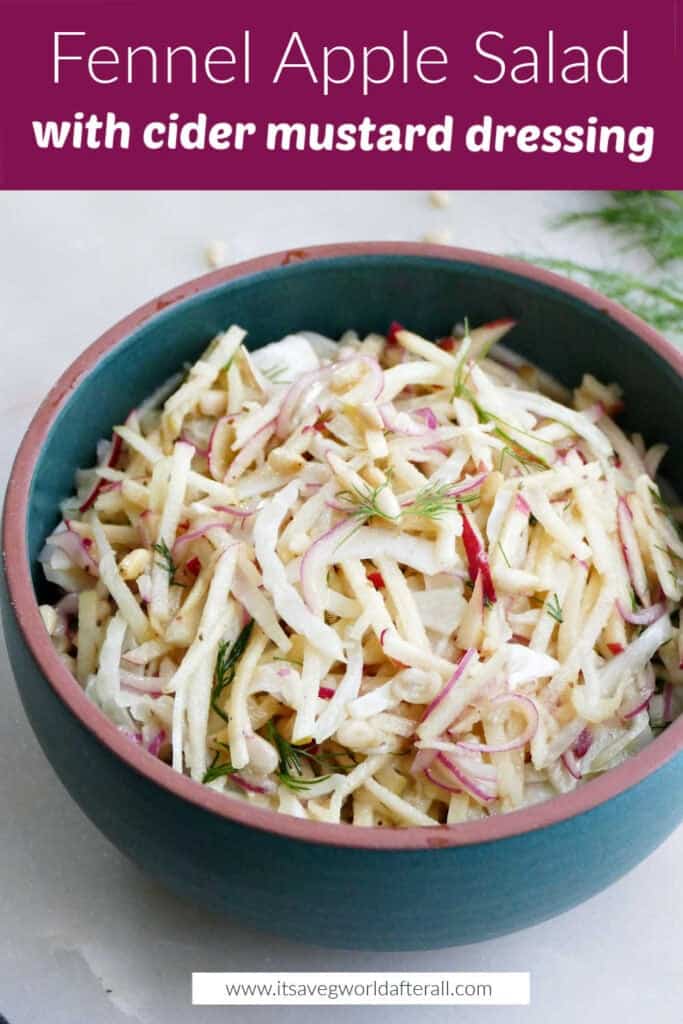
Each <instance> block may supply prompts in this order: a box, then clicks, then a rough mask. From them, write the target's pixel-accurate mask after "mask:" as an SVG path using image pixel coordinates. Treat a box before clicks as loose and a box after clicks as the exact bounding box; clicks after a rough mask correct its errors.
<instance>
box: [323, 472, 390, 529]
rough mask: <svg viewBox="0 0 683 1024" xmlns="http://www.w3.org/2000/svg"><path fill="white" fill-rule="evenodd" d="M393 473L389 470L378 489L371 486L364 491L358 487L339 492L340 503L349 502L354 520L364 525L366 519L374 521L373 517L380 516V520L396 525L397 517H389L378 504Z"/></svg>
mask: <svg viewBox="0 0 683 1024" xmlns="http://www.w3.org/2000/svg"><path fill="white" fill-rule="evenodd" d="M391 476H392V471H391V469H388V470H387V471H386V473H385V479H384V480H383V482H382V483H381V484H379V485H378V486H377V487H371V486H370V484H368V485H367V487H366V488H363V489H362V490H361V489H360V488H357V487H353V488H352V489H351V490H346V491H338V492H337V495H336V497H337V498H338V499H339V500H340V501H344V502H347V503H348V505H349V511H350V513H351V515H352V516H353V517H354V519H359V520H360V521H361V522H362V523H363V522H365V520H366V519H372V518H373V516H378V517H379V518H380V519H386V520H387V522H390V523H395V522H396V519H397V517H396V516H391V515H388V514H387V513H386V512H383V511H382V509H381V508H380V507H379V505H378V503H377V499H378V498H379V496H380V494H381V493H382V491H384V490H386V488H387V487H388V486H389V485H390V483H391Z"/></svg>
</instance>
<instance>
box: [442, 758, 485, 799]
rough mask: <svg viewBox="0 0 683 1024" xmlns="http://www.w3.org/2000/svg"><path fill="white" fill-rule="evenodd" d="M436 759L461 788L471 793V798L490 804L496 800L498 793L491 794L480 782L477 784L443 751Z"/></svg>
mask: <svg viewBox="0 0 683 1024" xmlns="http://www.w3.org/2000/svg"><path fill="white" fill-rule="evenodd" d="M436 759H437V761H438V762H439V764H442V765H443V766H444V768H446V770H447V771H449V772H450V773H451V775H453V776H454V777H455V778H456V779H457V780H458V782H459V783H460V785H461V787H462V788H463V789H464V790H465V791H466V792H467V793H469V794H470V796H473V797H474V798H475V800H479V801H481V802H482V803H490V802H491V800H495V799H496V796H497V793H491V792H489V791H487V790H486V789H483V788H482V786H480V785H479V783H478V782H475V781H474V779H472V778H470V776H469V775H467V774H466V773H465V772H464V771H463V770H462V768H461V767H460V766H459V765H458V764H457V763H456V762H455V760H453V758H451V757H448V756H447V755H446V754H445V753H444V752H443V750H441V751H439V753H438V754H437V758H436Z"/></svg>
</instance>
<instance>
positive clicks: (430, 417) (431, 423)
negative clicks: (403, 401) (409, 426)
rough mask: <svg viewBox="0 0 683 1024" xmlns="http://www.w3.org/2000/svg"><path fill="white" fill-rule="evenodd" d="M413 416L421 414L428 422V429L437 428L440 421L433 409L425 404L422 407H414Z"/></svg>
mask: <svg viewBox="0 0 683 1024" xmlns="http://www.w3.org/2000/svg"><path fill="white" fill-rule="evenodd" d="M413 416H421V417H422V419H423V420H424V421H425V423H426V424H427V429H428V430H436V428H437V427H438V425H439V421H438V420H437V418H436V416H435V415H434V412H433V411H432V410H431V409H428V408H427V406H424V407H423V408H422V409H414V410H413Z"/></svg>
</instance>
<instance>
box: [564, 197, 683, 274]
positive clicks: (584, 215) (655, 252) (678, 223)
mask: <svg viewBox="0 0 683 1024" xmlns="http://www.w3.org/2000/svg"><path fill="white" fill-rule="evenodd" d="M609 195H610V200H611V201H610V203H609V204H608V205H606V206H601V207H599V208H598V209H597V210H585V211H583V210H582V211H579V212H577V213H565V214H563V215H562V216H561V217H560V218H559V219H558V220H557V221H556V224H557V225H559V226H560V227H562V226H564V225H566V224H576V223H579V222H582V221H592V222H597V223H598V224H602V225H603V226H604V227H607V228H609V229H610V230H611V231H613V232H614V233H615V234H616V235H617V236H618V237H619V238H621V239H622V240H623V241H624V242H625V243H626V247H627V248H629V249H631V248H634V247H636V246H642V248H644V249H647V251H648V252H649V254H650V256H651V258H652V260H653V263H654V264H655V266H656V267H664V266H666V265H667V264H669V263H673V262H674V261H676V260H680V259H683V192H673V191H668V190H664V189H651V190H639V191H628V190H627V191H623V192H622V191H613V192H610V194H609Z"/></svg>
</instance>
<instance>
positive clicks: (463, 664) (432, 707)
mask: <svg viewBox="0 0 683 1024" xmlns="http://www.w3.org/2000/svg"><path fill="white" fill-rule="evenodd" d="M385 632H386V630H382V636H384V633H385ZM380 643H381V640H380ZM474 654H475V650H474V648H473V647H470V648H469V649H468V650H466V651H465V653H464V654H463V656H462V658H461V659H460V661H459V662H458V664H457V665H456V667H455V672H454V673H453V675H452V676H451V678H450V679H449V680H448V682H447V683H446V685H445V686H444V687H443V689H442V690H440V691H439V693H437V695H436V697H435V698H434V700H433V701H431V703H429V704H428V705H427V707H426V708H425V710H424V711H423V713H422V718H421V719H420V722H425V721H426V720H427V719H428V718H429V716H430V715H431V713H432V712H433V711H436V709H437V708H438V706H439V704H441V703H442V702H443V701H444V700H445V699H446V697H447V696H448V694H449V693H450V692H451V690H452V689H453V687H454V686H455V684H456V683H457V681H458V679H460V677H461V676H462V675H463V673H464V671H465V669H466V668H467V666H468V665H469V663H470V661H471V660H472V658H473V657H474Z"/></svg>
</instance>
